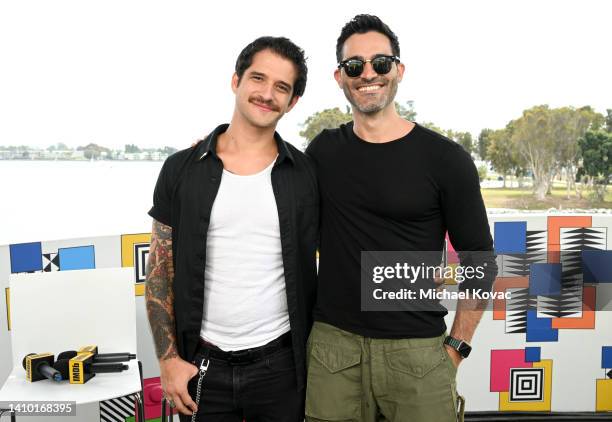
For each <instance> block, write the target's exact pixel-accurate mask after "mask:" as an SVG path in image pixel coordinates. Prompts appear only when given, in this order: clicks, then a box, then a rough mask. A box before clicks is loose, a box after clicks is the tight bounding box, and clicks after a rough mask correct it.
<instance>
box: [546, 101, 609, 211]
mask: <svg viewBox="0 0 612 422" xmlns="http://www.w3.org/2000/svg"><path fill="white" fill-rule="evenodd" d="M551 113H552V119H553V125H552V129H553V136H554V138H555V141H556V144H557V147H556V148H555V158H556V160H557V163H558V165H559V167H561V168H563V169H565V174H566V182H567V185H566V186H567V198H568V199H569V197H570V189H571V188H572V187H574V188H575V183H574V181H575V179H576V168H577V166H578V160H579V158H580V148H579V146H578V139H579V138H580V137H582V136H584V133H585V132H586V131H587V130H589V129H591V130H597V129H599V128H600V127H601V125H602V124H603V123H604V117H603V115H601V114H600V113H597V112H595V111H594V110H593V109H592V108H591V107H590V106H585V107H582V108H579V109H574V108H573V107H561V108H557V109H553V110H551Z"/></svg>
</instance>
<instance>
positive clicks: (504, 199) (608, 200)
mask: <svg viewBox="0 0 612 422" xmlns="http://www.w3.org/2000/svg"><path fill="white" fill-rule="evenodd" d="M555 185H556V186H555V187H553V189H552V195H551V196H548V197H546V199H545V200H544V201H537V200H536V199H535V197H534V196H533V193H532V191H531V188H525V189H518V188H483V189H481V191H482V196H483V198H484V202H485V206H486V207H487V208H516V209H524V210H540V209H541V210H547V209H549V208H557V209H567V208H585V209H588V208H610V209H612V189H611V188H612V187H611V186H608V189H607V192H606V197H605V201H604V202H593V201H591V200H590V194H591V192H590V191H586V190H585V191H584V192H583V199H578V197H577V196H576V193H575V192H573V191H570V199H567V198H566V189H565V186H564V185H559V184H555Z"/></svg>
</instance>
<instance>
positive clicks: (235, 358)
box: [200, 331, 291, 365]
mask: <svg viewBox="0 0 612 422" xmlns="http://www.w3.org/2000/svg"><path fill="white" fill-rule="evenodd" d="M290 346H291V331H289V332H287V333H285V334H283V335H282V336H280V337H279V338H277V339H275V340H272V341H271V342H270V343H267V344H264V345H263V346H259V347H253V348H251V349H244V350H232V351H230V352H224V351H223V350H221V349H219V348H218V347H216V346H214V345H212V344H210V343H207V342H206V341H204V340H203V339H201V338H200V351H206V352H208V357H209V358H212V359H218V360H223V361H225V362H227V363H228V364H230V365H248V364H250V363H254V362H257V361H260V360H262V359H264V358H265V357H266V356H268V355H271V354H272V353H274V352H277V351H279V350H280V349H282V348H284V347H290Z"/></svg>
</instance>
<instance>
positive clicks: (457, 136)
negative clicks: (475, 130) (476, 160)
mask: <svg viewBox="0 0 612 422" xmlns="http://www.w3.org/2000/svg"><path fill="white" fill-rule="evenodd" d="M444 134H445V135H446V137H447V138H450V139H452V140H453V141H455V142H457V143H458V144H460V145H461V146H462V147H463V149H465V150H466V151H467V152H468V153H469V154H470V155H471V154H472V152H473V149H474V141H473V139H472V134H471V133H470V132H455V131H453V130H452V129H449V130H447V131H446V132H445V133H444Z"/></svg>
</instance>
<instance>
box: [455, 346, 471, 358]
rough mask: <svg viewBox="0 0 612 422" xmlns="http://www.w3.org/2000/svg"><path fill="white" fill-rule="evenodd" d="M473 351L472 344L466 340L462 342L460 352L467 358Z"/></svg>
mask: <svg viewBox="0 0 612 422" xmlns="http://www.w3.org/2000/svg"><path fill="white" fill-rule="evenodd" d="M471 351H472V346H470V345H469V344H467V343H466V342H461V346H459V350H458V352H459V354H460V355H461V356H462V357H464V358H467V357H468V356H469V355H470V352H471Z"/></svg>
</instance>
